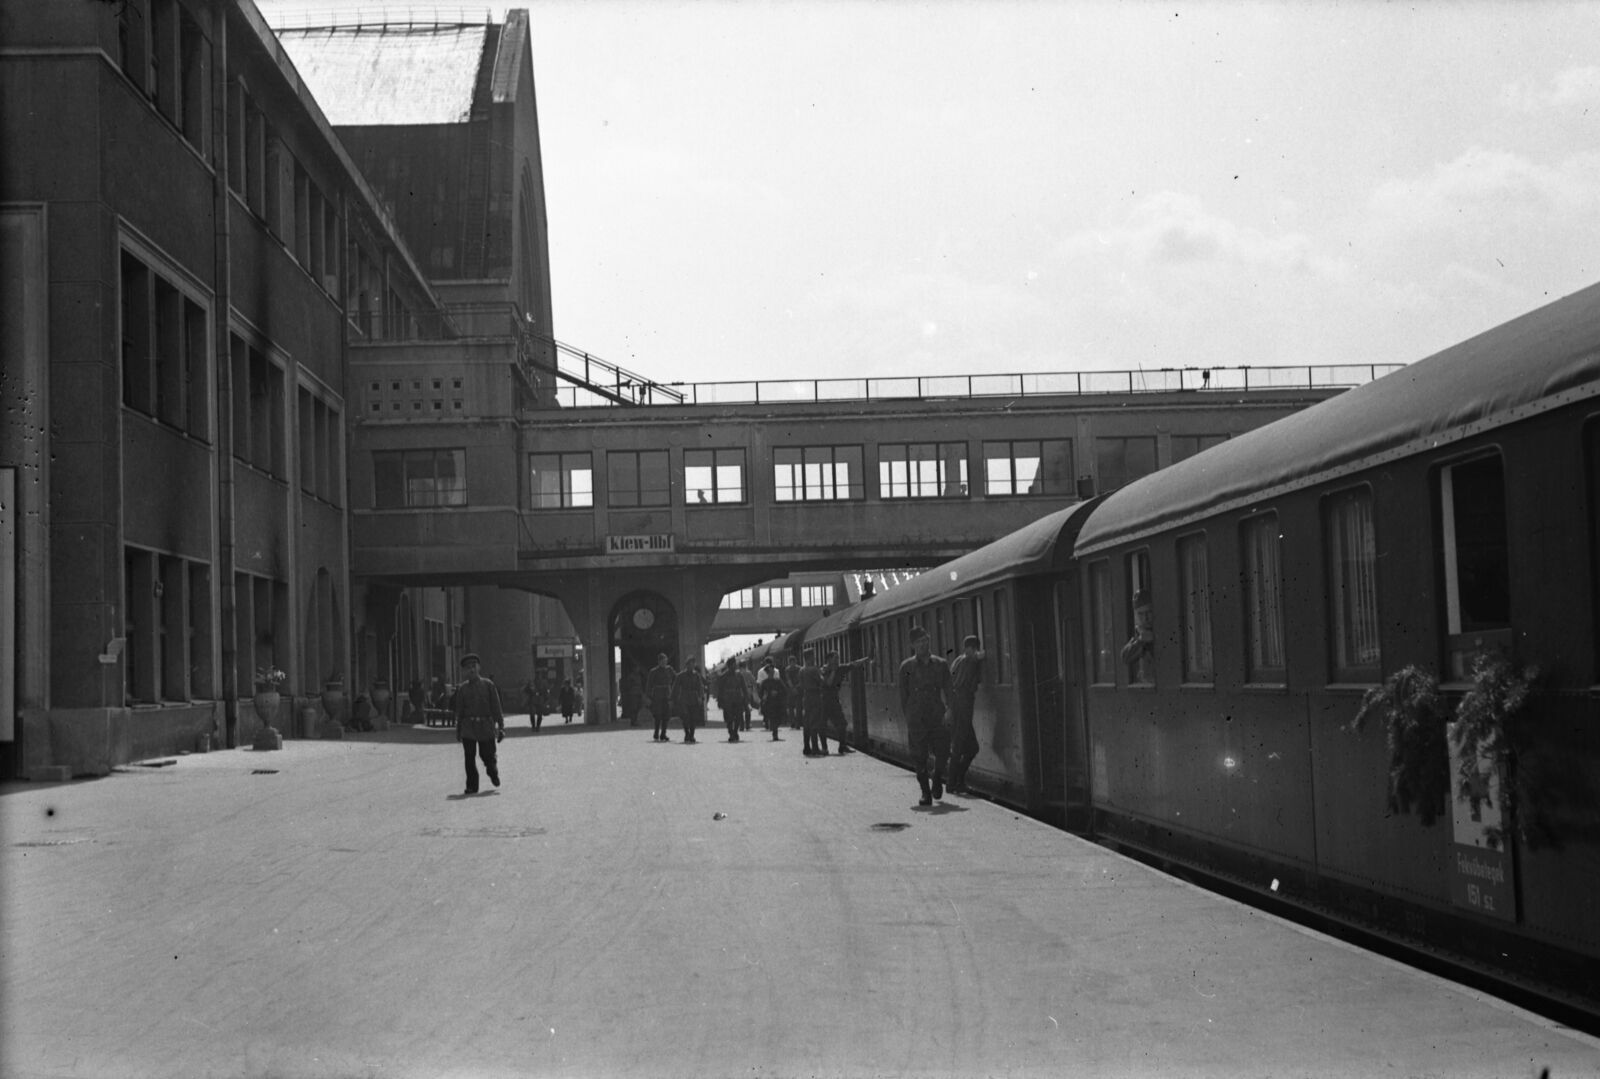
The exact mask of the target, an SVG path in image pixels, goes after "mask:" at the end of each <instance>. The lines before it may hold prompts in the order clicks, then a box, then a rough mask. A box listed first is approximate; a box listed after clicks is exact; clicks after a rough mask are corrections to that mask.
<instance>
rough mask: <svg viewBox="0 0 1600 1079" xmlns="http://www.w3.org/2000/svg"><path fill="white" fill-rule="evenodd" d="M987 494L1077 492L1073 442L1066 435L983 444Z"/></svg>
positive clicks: (984, 483)
mask: <svg viewBox="0 0 1600 1079" xmlns="http://www.w3.org/2000/svg"><path fill="white" fill-rule="evenodd" d="M983 490H984V494H987V495H1070V494H1073V493H1074V492H1076V491H1077V483H1076V481H1075V479H1074V478H1073V470H1072V442H1071V440H1070V439H1065V438H1047V439H1030V440H1027V441H1020V442H985V443H984V444H983Z"/></svg>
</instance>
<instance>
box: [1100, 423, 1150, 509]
mask: <svg viewBox="0 0 1600 1079" xmlns="http://www.w3.org/2000/svg"><path fill="white" fill-rule="evenodd" d="M1135 442H1137V443H1141V444H1148V445H1149V447H1150V471H1149V472H1143V473H1140V474H1139V475H1137V476H1134V475H1131V474H1130V470H1129V468H1128V446H1129V445H1130V444H1131V443H1135ZM1112 443H1116V444H1118V445H1120V446H1121V448H1122V468H1121V469H1120V473H1119V475H1118V476H1117V477H1116V478H1117V479H1118V480H1119V481H1120V482H1118V483H1115V484H1113V483H1112V482H1111V481H1110V479H1109V478H1108V477H1107V475H1106V471H1107V470H1106V468H1105V467H1104V461H1105V457H1104V454H1103V452H1102V449H1103V448H1104V447H1109V446H1110V445H1111V444H1112ZM1160 470H1161V447H1160V446H1159V445H1158V444H1157V441H1156V436H1155V435H1096V436H1095V440H1094V476H1095V490H1097V491H1099V492H1101V493H1102V494H1104V493H1106V492H1109V491H1115V490H1120V489H1121V488H1123V487H1126V486H1127V485H1128V484H1130V483H1134V482H1136V481H1138V480H1141V479H1143V478H1144V477H1145V476H1149V475H1152V474H1154V473H1156V472H1159V471H1160Z"/></svg>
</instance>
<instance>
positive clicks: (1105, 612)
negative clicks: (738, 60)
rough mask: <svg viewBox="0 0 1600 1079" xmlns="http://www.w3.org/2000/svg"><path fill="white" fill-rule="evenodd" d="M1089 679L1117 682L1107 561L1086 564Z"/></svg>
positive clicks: (1115, 650)
mask: <svg viewBox="0 0 1600 1079" xmlns="http://www.w3.org/2000/svg"><path fill="white" fill-rule="evenodd" d="M1089 646H1090V649H1091V652H1090V657H1089V666H1090V668H1091V670H1090V678H1091V680H1092V681H1094V682H1096V683H1098V684H1101V685H1115V684H1116V681H1117V646H1116V633H1115V631H1114V629H1113V626H1112V622H1111V563H1110V562H1105V561H1101V562H1095V563H1093V564H1091V565H1090V566H1089Z"/></svg>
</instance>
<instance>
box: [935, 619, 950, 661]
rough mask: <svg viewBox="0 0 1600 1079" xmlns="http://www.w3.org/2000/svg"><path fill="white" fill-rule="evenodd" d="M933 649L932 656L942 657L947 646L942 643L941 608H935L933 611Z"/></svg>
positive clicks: (942, 620)
mask: <svg viewBox="0 0 1600 1079" xmlns="http://www.w3.org/2000/svg"><path fill="white" fill-rule="evenodd" d="M933 647H934V649H935V652H934V655H936V656H942V655H944V654H945V648H946V647H947V646H946V645H945V642H944V608H943V607H935V608H934V609H933Z"/></svg>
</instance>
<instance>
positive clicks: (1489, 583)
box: [1439, 455, 1511, 680]
mask: <svg viewBox="0 0 1600 1079" xmlns="http://www.w3.org/2000/svg"><path fill="white" fill-rule="evenodd" d="M1439 508H1440V517H1441V528H1440V536H1441V538H1442V541H1443V546H1444V549H1443V551H1442V552H1441V555H1442V562H1443V569H1444V594H1445V617H1446V622H1447V624H1446V627H1445V628H1446V632H1447V633H1448V634H1449V649H1450V662H1449V669H1450V675H1451V677H1452V678H1454V679H1457V680H1460V679H1464V678H1466V677H1467V673H1468V670H1469V667H1470V664H1471V659H1472V654H1473V653H1474V652H1477V651H1479V650H1481V649H1482V648H1484V647H1485V646H1496V645H1500V644H1506V643H1509V640H1508V637H1509V634H1508V633H1507V632H1506V631H1508V630H1509V628H1510V625H1511V562H1510V551H1509V548H1508V544H1507V542H1506V484H1505V472H1504V469H1503V466H1502V464H1501V461H1500V458H1499V456H1498V455H1495V456H1491V457H1480V458H1478V459H1477V460H1473V461H1463V462H1462V463H1461V464H1456V465H1446V466H1444V467H1443V468H1441V469H1440V470H1439Z"/></svg>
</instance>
